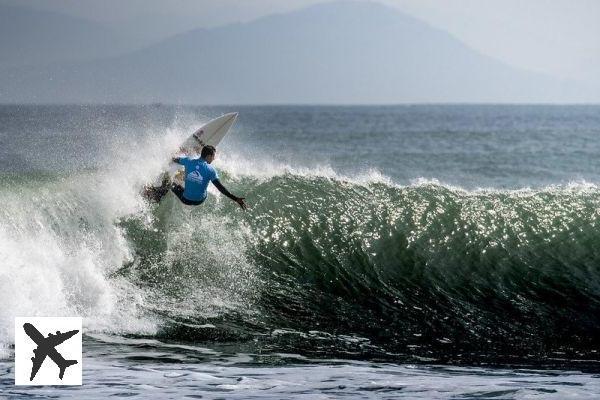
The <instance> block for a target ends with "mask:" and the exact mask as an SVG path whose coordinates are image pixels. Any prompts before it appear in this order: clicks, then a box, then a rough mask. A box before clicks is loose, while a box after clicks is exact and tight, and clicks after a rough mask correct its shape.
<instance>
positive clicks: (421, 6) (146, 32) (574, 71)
mask: <svg viewBox="0 0 600 400" xmlns="http://www.w3.org/2000/svg"><path fill="white" fill-rule="evenodd" d="M344 1H346V0H344ZM347 1H351V0H347ZM378 1H380V2H382V3H385V4H388V5H391V6H394V7H396V8H398V9H399V10H400V11H403V12H405V13H407V14H410V15H413V16H415V17H417V18H419V19H421V20H424V21H426V22H428V23H429V24H430V25H432V26H435V27H437V28H440V29H443V30H446V31H448V32H450V33H451V34H453V35H454V36H456V37H458V38H459V39H461V40H462V41H463V42H465V43H466V44H468V45H469V46H471V47H472V48H474V49H476V50H478V51H480V52H482V53H484V54H487V55H490V56H492V57H495V58H497V59H500V60H502V61H504V62H505V63H507V64H510V65H513V66H517V67H521V68H526V69H530V70H535V71H541V72H545V73H547V74H551V75H554V76H559V77H564V78H570V79H576V80H579V81H587V82H593V83H596V84H600V72H599V71H600V0H378ZM0 2H1V3H5V4H20V5H24V6H31V7H36V8H39V9H45V10H54V11H60V12H63V13H68V14H70V15H74V16H79V17H85V18H88V19H93V20H96V21H101V22H104V23H109V24H111V25H112V26H113V27H114V28H117V29H123V30H127V31H129V32H134V33H137V34H138V35H139V36H140V38H141V40H155V39H159V38H161V37H164V36H165V35H168V34H173V33H178V32H181V31H186V30H189V29H193V28H198V27H214V26H217V25H222V24H227V23H232V22H239V21H248V20H251V19H254V18H257V17H260V16H262V15H266V14H272V13H280V12H286V11H291V10H294V9H297V8H299V7H303V6H305V5H309V4H314V3H321V2H323V0H285V1H283V0H170V1H163V0H0Z"/></svg>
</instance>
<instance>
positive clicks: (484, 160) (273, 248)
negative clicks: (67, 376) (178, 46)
mask: <svg viewBox="0 0 600 400" xmlns="http://www.w3.org/2000/svg"><path fill="white" fill-rule="evenodd" d="M225 111H230V110H228V109H219V108H190V107H188V108H186V107H157V106H139V107H133V106H97V107H93V106H55V107H52V106H27V107H16V106H13V107H11V106H2V107H0V117H1V118H0V120H2V122H3V126H4V128H3V130H2V132H1V134H0V144H1V145H2V150H1V151H0V154H1V155H2V157H1V159H2V161H1V162H0V166H2V173H1V174H0V183H1V186H0V204H2V207H1V208H0V260H1V261H0V293H2V296H0V346H1V347H0V348H1V351H2V357H1V358H2V360H3V361H1V363H2V366H3V367H4V366H6V368H5V370H6V372H5V373H4V374H2V375H0V385H3V387H2V390H3V391H4V390H8V391H9V392H8V393H9V394H10V393H13V392H11V390H13V389H12V388H10V387H9V386H11V385H12V382H11V380H12V375H11V374H12V372H11V367H10V366H11V365H12V362H11V357H13V347H12V345H13V343H14V326H13V319H14V317H16V316H47V315H53V316H74V315H76V316H82V317H83V321H84V331H85V336H84V358H85V365H86V366H89V368H87V367H84V381H86V382H88V383H89V385H87V386H85V387H84V388H82V391H76V390H77V389H65V390H64V391H63V392H61V395H62V396H72V397H79V396H81V395H82V394H85V396H86V397H91V398H96V397H97V398H100V397H104V396H106V395H111V394H119V393H121V394H122V393H130V394H132V395H143V396H150V397H152V396H157V397H174V398H175V397H180V396H181V394H185V393H188V394H190V395H192V394H193V393H194V392H195V391H198V390H200V391H201V392H202V393H203V394H204V395H205V396H206V397H209V398H210V397H219V396H221V397H227V398H235V397H240V398H248V397H251V396H262V397H272V398H281V397H302V396H309V397H310V396H316V397H318V396H321V397H325V398H327V396H329V397H331V398H334V397H338V396H342V395H349V394H352V393H354V394H355V395H356V394H357V393H359V394H360V396H362V397H367V398H368V397H373V398H382V397H386V396H389V397H390V398H391V397H398V396H406V397H408V398H416V397H421V398H448V397H453V396H457V397H460V396H463V395H464V396H466V395H471V394H472V395H474V396H475V397H477V395H481V397H485V396H487V395H492V394H495V395H496V396H497V397H499V398H528V396H532V397H533V396H535V397H536V398H539V397H552V396H554V397H555V398H564V397H568V396H571V395H577V396H579V397H580V398H586V397H589V398H593V394H594V393H597V390H598V389H597V383H596V382H595V380H594V379H593V378H592V376H593V375H592V374H594V373H596V372H597V363H598V353H597V351H598V347H599V343H598V339H597V338H598V337H600V336H599V333H600V332H599V330H600V320H599V318H600V317H599V315H600V313H599V311H600V309H599V308H600V303H599V302H598V300H599V298H600V272H599V270H598V267H597V265H598V263H597V261H598V258H599V257H600V255H599V254H598V250H597V243H598V242H599V241H600V233H599V230H598V226H597V225H598V217H599V215H598V214H599V210H600V190H599V188H598V186H597V182H600V179H599V176H597V175H595V174H600V173H599V172H598V171H600V169H599V168H598V161H597V160H596V157H595V156H596V153H595V152H594V149H595V148H596V146H597V145H596V144H595V143H594V141H593V140H592V139H593V138H594V135H595V134H597V133H598V129H600V121H599V118H598V117H597V115H598V113H597V111H598V110H597V109H594V108H589V107H582V108H572V107H571V108H570V107H563V108H561V107H554V108H553V107H537V108H536V107H529V108H528V107H519V106H514V107H512V108H511V107H506V106H504V107H500V106H498V107H492V106H490V107H479V106H462V107H452V106H447V107H441V106H440V107H428V106H422V107H412V108H411V107H395V108H394V107H272V108H270V107H248V108H246V109H241V110H240V112H241V114H240V125H239V126H238V127H236V129H235V130H234V132H233V133H232V135H231V136H232V137H231V138H227V139H226V141H225V142H224V143H223V146H222V147H221V149H220V152H219V154H218V157H217V160H216V162H215V167H216V168H217V170H218V171H219V173H220V175H221V180H222V181H223V182H224V183H225V184H226V186H227V187H229V188H231V189H232V190H233V191H234V192H236V193H238V192H239V193H242V194H244V196H245V197H246V199H247V201H248V202H249V204H250V206H251V209H250V210H249V211H248V212H246V213H244V212H242V211H241V210H239V209H237V208H236V207H235V204H232V203H231V202H230V201H228V199H226V198H224V197H222V196H220V195H219V194H218V192H217V191H216V190H211V192H210V195H209V199H208V200H207V202H206V203H205V204H203V205H202V206H201V207H196V208H191V207H187V206H183V205H181V204H180V203H178V201H177V200H176V199H175V198H174V197H173V196H168V197H167V198H165V200H164V201H163V202H161V204H160V205H153V204H147V203H146V202H144V201H143V199H142V198H141V196H140V195H139V191H140V189H141V187H142V186H143V185H144V184H145V183H147V182H149V181H152V180H153V179H154V178H155V177H156V176H157V175H158V174H159V173H160V171H161V170H162V169H163V168H164V167H165V165H166V160H168V158H169V156H170V154H171V153H172V152H173V151H174V150H175V149H177V146H178V144H179V143H180V141H181V140H183V139H184V138H185V137H186V136H187V135H189V132H190V131H191V130H193V129H194V128H195V127H197V126H199V125H201V124H202V122H203V121H206V120H208V119H210V118H211V117H214V116H217V115H219V113H221V112H225ZM244 115H246V119H245V120H244ZM324 121H329V122H330V123H329V124H324V123H323V122H324ZM332 121H333V123H332ZM332 126H333V127H332ZM369 131H372V132H373V134H372V135H371V137H370V139H369V140H368V141H365V136H364V135H362V134H360V135H359V134H358V133H362V132H369ZM23 132H29V134H28V135H25V134H24V133H23ZM31 132H34V133H35V134H36V135H37V137H38V139H36V140H33V141H32V140H31V136H30V135H31ZM566 135H569V136H567V137H568V140H566V139H565V136H566ZM317 139H318V140H317ZM258 367H260V368H258ZM299 376H302V378H299ZM440 379H441V381H440ZM456 379H457V380H458V381H457V380H456ZM106 382H108V383H106ZM442 382H447V383H442ZM457 382H459V383H457ZM123 387H125V388H126V389H123ZM123 390H124V392H123ZM30 393H31V394H36V395H39V396H45V395H46V394H48V395H50V393H46V394H44V393H45V392H43V390H41V389H40V390H38V389H31V390H30ZM13 394H16V393H13Z"/></svg>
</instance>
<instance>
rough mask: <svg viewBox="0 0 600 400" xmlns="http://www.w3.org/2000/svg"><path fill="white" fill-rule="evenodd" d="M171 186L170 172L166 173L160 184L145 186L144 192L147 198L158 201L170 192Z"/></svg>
mask: <svg viewBox="0 0 600 400" xmlns="http://www.w3.org/2000/svg"><path fill="white" fill-rule="evenodd" d="M170 188H171V179H169V174H165V175H164V176H163V179H162V182H161V184H160V186H158V187H157V186H151V185H147V186H144V188H143V189H142V194H143V196H144V197H145V198H146V199H148V200H150V201H154V202H156V203H158V202H160V200H161V199H162V198H163V197H164V196H165V195H166V194H167V193H169V189H170Z"/></svg>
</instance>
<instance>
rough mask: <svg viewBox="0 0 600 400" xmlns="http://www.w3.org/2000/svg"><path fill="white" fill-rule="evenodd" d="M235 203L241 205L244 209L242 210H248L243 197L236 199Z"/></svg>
mask: <svg viewBox="0 0 600 400" xmlns="http://www.w3.org/2000/svg"><path fill="white" fill-rule="evenodd" d="M235 202H236V203H238V204H239V205H240V207H241V208H242V210H247V209H248V206H247V205H246V202H245V201H244V198H243V197H238V198H236V199H235Z"/></svg>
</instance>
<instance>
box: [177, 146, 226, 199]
mask: <svg viewBox="0 0 600 400" xmlns="http://www.w3.org/2000/svg"><path fill="white" fill-rule="evenodd" d="M177 163H178V164H181V165H183V166H184V167H185V190H184V191H183V197H185V198H186V199H187V200H190V201H193V202H202V201H204V199H206V189H207V188H208V184H209V183H210V182H212V181H214V180H216V179H219V175H218V174H217V171H216V170H215V169H214V168H213V167H212V166H211V165H210V164H209V163H207V162H206V160H204V159H203V158H188V157H180V158H179V159H177Z"/></svg>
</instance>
